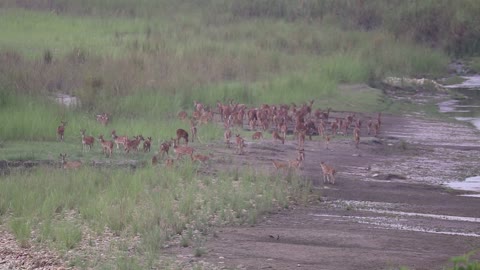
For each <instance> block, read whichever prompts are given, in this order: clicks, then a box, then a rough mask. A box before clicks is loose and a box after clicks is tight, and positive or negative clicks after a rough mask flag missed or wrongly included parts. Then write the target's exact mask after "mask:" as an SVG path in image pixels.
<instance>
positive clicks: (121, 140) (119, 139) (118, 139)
mask: <svg viewBox="0 0 480 270" xmlns="http://www.w3.org/2000/svg"><path fill="white" fill-rule="evenodd" d="M112 138H113V142H114V143H115V144H116V145H117V149H120V145H122V147H123V149H125V146H126V145H127V142H128V137H127V136H117V132H116V131H115V130H112Z"/></svg>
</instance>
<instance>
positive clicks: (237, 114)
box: [57, 100, 382, 184]
mask: <svg viewBox="0 0 480 270" xmlns="http://www.w3.org/2000/svg"><path fill="white" fill-rule="evenodd" d="M313 103H314V100H311V101H310V102H308V103H304V104H302V105H300V106H297V105H296V104H294V103H292V104H290V105H286V104H281V105H269V104H262V105H261V106H259V107H255V108H249V107H247V106H246V105H245V104H239V103H235V102H234V101H233V100H230V101H229V102H228V103H227V104H223V103H221V102H217V104H216V110H212V109H210V107H209V106H206V105H204V104H202V103H200V102H198V101H194V106H193V112H192V113H191V116H189V113H187V112H186V111H181V112H179V113H178V114H177V117H178V118H179V119H181V120H185V121H187V120H188V121H189V123H190V130H189V131H190V133H189V132H187V130H185V129H182V128H179V129H177V130H176V136H175V138H171V139H170V140H167V141H164V142H163V143H161V144H160V146H159V148H158V149H159V151H158V152H157V153H155V154H154V155H153V157H152V165H156V164H158V163H159V162H160V161H161V160H162V159H164V164H165V166H166V167H171V166H173V165H174V163H175V161H176V160H178V159H180V158H182V157H184V156H190V158H191V160H192V161H198V162H201V163H206V162H207V161H208V160H209V159H210V158H211V157H212V155H211V154H210V155H203V154H200V153H196V152H195V148H193V147H192V146H189V141H190V140H191V142H194V141H195V140H197V141H198V136H197V129H198V126H199V125H201V124H206V123H209V122H212V121H213V120H214V116H215V115H218V117H219V120H220V122H221V123H222V124H223V127H224V130H225V131H224V142H225V145H226V147H227V148H231V147H232V144H233V146H234V147H235V154H238V155H244V154H245V153H246V151H245V147H246V142H245V139H244V138H243V137H242V136H241V135H240V133H239V132H238V131H239V130H244V129H247V130H250V131H252V132H253V134H252V136H251V139H252V141H255V140H262V141H263V140H265V136H264V134H265V133H271V138H272V140H273V142H274V143H279V144H280V143H281V144H282V145H283V144H285V142H286V141H287V134H289V132H290V134H292V135H293V138H294V142H295V141H296V146H297V147H296V158H295V159H293V160H286V161H283V160H272V164H273V167H274V168H275V169H276V170H278V171H280V170H283V171H287V170H291V169H293V170H298V169H303V166H304V161H305V148H304V147H305V138H306V137H307V136H308V138H309V140H312V136H313V135H318V136H319V137H320V140H321V141H322V140H323V141H324V145H325V149H329V144H330V141H331V139H332V138H334V137H335V136H338V135H342V136H348V135H349V134H350V132H351V134H352V135H353V145H354V147H355V148H356V149H358V148H359V146H360V136H361V127H362V123H363V121H364V120H363V119H362V118H361V117H358V116H357V115H356V114H355V113H347V114H346V115H344V116H342V117H332V116H331V109H330V108H328V109H327V110H320V109H315V110H314V109H313ZM96 118H97V121H98V122H99V123H100V124H102V125H104V126H107V125H108V123H109V121H110V115H109V114H107V113H103V114H99V115H96ZM381 124H382V119H381V113H378V114H376V115H375V116H369V117H367V124H366V129H367V134H368V135H373V136H378V134H379V132H380V127H381ZM66 125H67V122H63V121H62V122H61V123H60V126H58V127H57V138H58V140H60V141H63V140H64V134H65V129H66ZM80 134H81V138H82V150H83V151H90V150H91V148H92V146H93V144H94V141H95V138H94V137H93V136H88V135H86V130H85V129H82V130H80ZM111 137H112V141H110V140H106V139H105V138H104V137H103V135H100V136H99V137H98V140H99V141H100V144H101V147H102V152H103V154H105V155H106V157H108V158H111V157H112V154H113V150H114V145H116V149H117V151H120V146H121V147H122V149H123V151H124V152H125V153H127V154H128V153H129V152H130V151H135V152H138V151H139V148H140V145H142V146H143V152H150V150H151V147H152V138H151V137H147V139H145V138H144V137H143V136H142V135H137V136H134V137H133V138H129V137H127V136H120V135H117V133H116V131H115V130H112V132H111ZM142 141H143V144H142ZM182 142H183V144H182ZM171 148H172V149H173V152H174V154H175V158H174V159H172V158H169V150H170V149H171ZM165 156H166V157H165ZM66 157H67V155H66V154H60V158H61V162H62V165H63V167H64V168H66V169H70V168H79V167H81V162H80V161H66ZM318 166H319V168H321V170H322V172H323V181H324V183H331V184H334V183H335V174H336V170H335V168H334V167H333V166H332V165H328V164H326V163H325V162H323V161H321V162H320V163H319V164H318Z"/></svg>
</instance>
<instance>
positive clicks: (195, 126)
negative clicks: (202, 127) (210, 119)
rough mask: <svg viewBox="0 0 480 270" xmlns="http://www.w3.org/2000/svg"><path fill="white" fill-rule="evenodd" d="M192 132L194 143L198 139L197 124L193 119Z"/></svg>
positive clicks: (191, 121)
mask: <svg viewBox="0 0 480 270" xmlns="http://www.w3.org/2000/svg"><path fill="white" fill-rule="evenodd" d="M190 132H191V133H192V142H194V141H195V138H197V124H196V123H195V121H194V120H193V119H191V120H190Z"/></svg>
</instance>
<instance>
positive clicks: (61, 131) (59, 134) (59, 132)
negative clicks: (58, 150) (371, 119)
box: [57, 121, 67, 142]
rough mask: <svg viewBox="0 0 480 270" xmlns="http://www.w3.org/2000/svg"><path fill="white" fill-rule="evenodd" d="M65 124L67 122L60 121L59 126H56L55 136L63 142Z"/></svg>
mask: <svg viewBox="0 0 480 270" xmlns="http://www.w3.org/2000/svg"><path fill="white" fill-rule="evenodd" d="M66 125H67V122H63V121H61V122H60V126H58V127H57V138H59V140H60V141H62V142H63V135H64V134H65V126H66Z"/></svg>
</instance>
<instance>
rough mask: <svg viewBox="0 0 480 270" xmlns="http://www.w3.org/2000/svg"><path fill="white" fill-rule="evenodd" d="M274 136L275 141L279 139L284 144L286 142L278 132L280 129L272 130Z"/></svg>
mask: <svg viewBox="0 0 480 270" xmlns="http://www.w3.org/2000/svg"><path fill="white" fill-rule="evenodd" d="M272 138H273V141H274V142H275V141H277V140H279V141H280V142H281V143H282V144H285V138H282V137H281V136H280V134H278V131H276V130H274V131H273V132H272Z"/></svg>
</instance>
